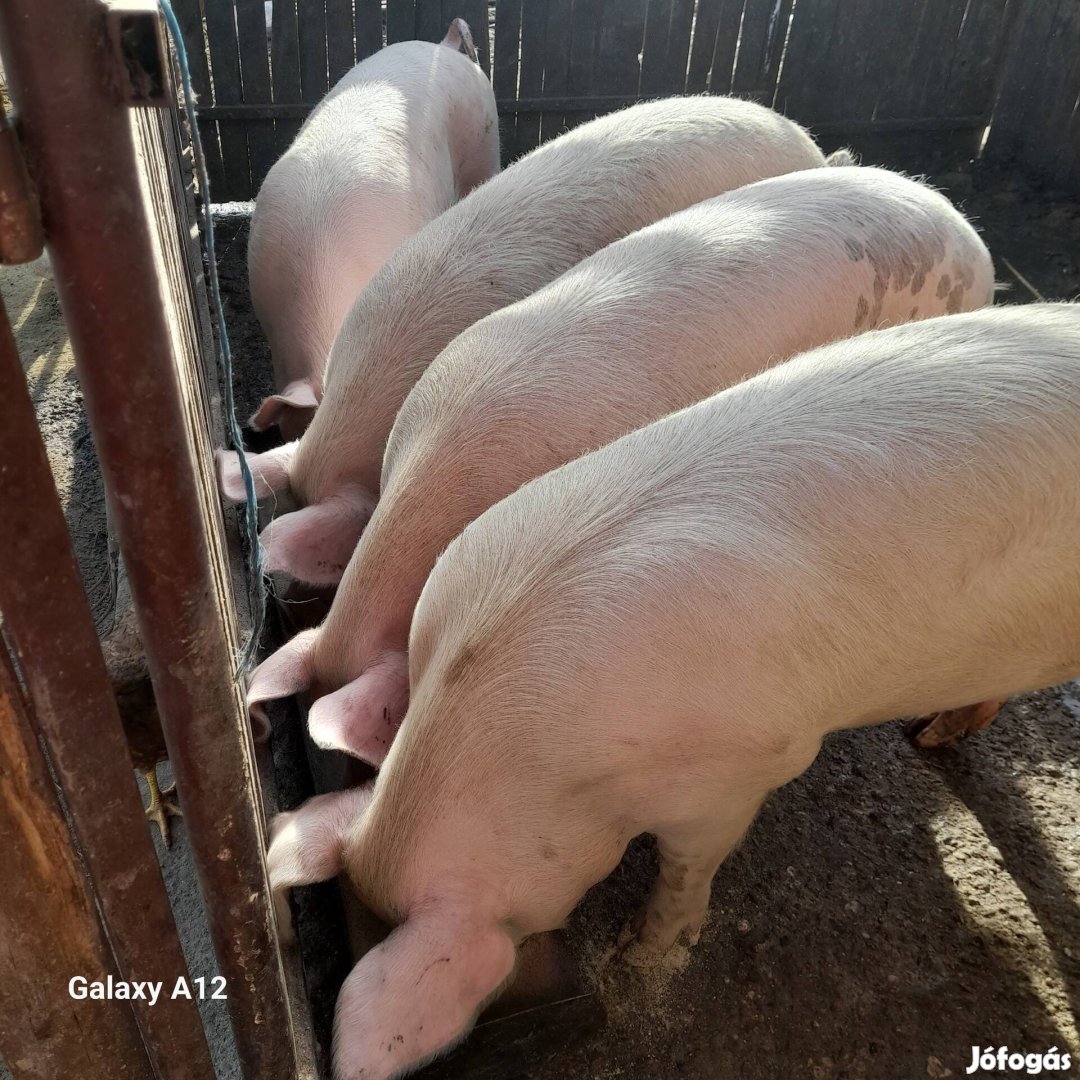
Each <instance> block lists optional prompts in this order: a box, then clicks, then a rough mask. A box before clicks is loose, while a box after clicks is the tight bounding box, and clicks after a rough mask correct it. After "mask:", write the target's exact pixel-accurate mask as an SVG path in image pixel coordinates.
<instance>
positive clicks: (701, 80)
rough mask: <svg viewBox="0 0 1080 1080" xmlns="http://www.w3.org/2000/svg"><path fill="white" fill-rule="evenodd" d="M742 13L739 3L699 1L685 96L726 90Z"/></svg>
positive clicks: (740, 0)
mask: <svg viewBox="0 0 1080 1080" xmlns="http://www.w3.org/2000/svg"><path fill="white" fill-rule="evenodd" d="M742 10H743V5H742V0H699V3H698V9H697V17H696V19H695V22H694V38H693V44H692V45H691V48H690V63H689V68H688V71H687V77H686V89H687V92H688V93H692V94H694V93H701V92H702V91H706V90H707V91H709V92H711V93H713V94H726V93H728V92H729V91H730V89H731V72H732V68H733V66H734V63H735V52H736V48H737V46H738V41H739V24H740V23H741V22H742Z"/></svg>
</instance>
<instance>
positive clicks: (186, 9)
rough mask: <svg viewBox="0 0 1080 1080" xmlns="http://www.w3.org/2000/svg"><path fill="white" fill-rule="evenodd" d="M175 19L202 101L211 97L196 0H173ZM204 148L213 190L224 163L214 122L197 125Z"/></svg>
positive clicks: (218, 183) (222, 176) (220, 178)
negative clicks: (178, 25)
mask: <svg viewBox="0 0 1080 1080" xmlns="http://www.w3.org/2000/svg"><path fill="white" fill-rule="evenodd" d="M173 10H174V12H175V13H176V21H177V22H178V23H179V24H180V33H181V34H182V35H183V38H184V49H185V51H186V53H187V60H188V67H189V68H190V70H191V83H192V86H193V88H194V90H195V94H196V97H197V100H198V102H199V103H201V104H203V105H205V104H208V103H211V102H212V101H213V95H212V94H211V91H210V68H209V67H208V66H207V63H206V39H205V37H204V35H203V19H202V11H201V9H200V4H199V0H173ZM199 134H200V135H201V136H202V143H203V151H204V153H205V154H206V172H207V175H208V177H209V180H210V188H211V190H212V191H215V192H217V191H221V190H222V189H223V188H224V185H225V167H224V165H223V163H222V160H221V147H220V145H219V144H218V126H217V124H216V123H213V122H209V121H208V122H204V123H201V124H200V125H199Z"/></svg>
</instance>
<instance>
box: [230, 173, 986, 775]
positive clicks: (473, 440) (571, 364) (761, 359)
mask: <svg viewBox="0 0 1080 1080" xmlns="http://www.w3.org/2000/svg"><path fill="white" fill-rule="evenodd" d="M993 284H994V283H993V267H992V264H991V261H990V255H989V253H988V252H987V250H986V247H985V246H984V245H983V243H982V241H981V240H980V239H979V237H978V236H977V235H976V233H975V231H974V230H973V229H972V228H971V226H970V225H969V224H968V223H967V222H966V221H965V220H964V218H963V217H962V216H961V215H960V214H959V213H958V212H957V211H956V210H954V209H953V207H952V206H951V205H950V204H949V202H948V201H947V200H946V199H945V198H944V197H943V196H941V195H939V194H938V193H937V192H935V191H933V190H932V189H930V188H929V187H926V186H925V185H923V184H919V183H916V182H915V181H914V180H909V179H907V178H905V177H903V176H900V175H898V174H896V173H892V172H888V171H886V170H883V169H869V168H865V169H864V168H833V169H813V170H808V171H804V172H798V173H789V174H787V175H785V176H780V177H775V178H773V179H769V180H761V181H758V182H757V183H755V184H751V185H749V186H748V187H743V188H739V189H737V190H735V191H732V192H729V193H728V194H726V195H720V196H718V197H716V198H715V199H712V200H709V201H707V202H703V203H699V204H698V205H696V206H693V207H691V208H690V209H687V210H683V211H681V212H680V213H677V214H674V215H672V216H671V217H668V218H666V219H664V220H663V221H660V222H658V223H656V224H653V225H650V226H647V227H646V228H644V229H641V230H640V231H638V232H636V233H633V234H632V235H630V236H629V237H626V238H625V239H623V240H620V241H618V242H617V243H615V244H612V245H611V246H609V247H607V248H604V249H603V250H602V251H600V252H598V253H597V254H595V255H593V256H591V257H590V258H588V259H586V260H584V261H583V262H581V263H579V264H578V265H577V266H576V267H574V268H573V269H571V270H569V271H567V273H565V274H564V275H563V276H562V277H560V278H557V279H556V280H555V281H554V282H553V283H552V284H550V285H548V286H546V287H545V288H543V289H541V290H540V291H538V292H536V293H534V294H533V295H532V296H531V297H528V298H527V299H525V300H522V301H519V302H518V303H517V304H514V305H511V306H510V307H507V308H503V309H502V310H501V311H497V312H495V313H494V314H492V315H489V316H487V318H485V319H482V320H480V322H478V323H475V324H474V325H473V326H472V327H471V328H470V329H468V330H466V331H465V332H464V333H463V334H461V335H459V336H458V337H457V338H455V339H454V341H453V342H451V344H450V345H448V346H447V348H446V349H445V350H444V351H443V352H442V353H441V354H440V356H439V357H438V358H437V359H436V360H435V361H434V363H432V365H431V366H430V367H429V368H428V370H427V372H426V373H425V374H424V375H423V376H422V377H421V379H420V380H419V382H418V383H417V384H416V386H415V387H414V388H413V390H412V392H411V393H410V394H409V396H408V398H406V400H405V403H404V405H403V406H402V407H401V411H400V413H399V414H398V418H397V421H396V422H395V424H394V427H393V430H392V431H391V434H390V439H389V442H388V444H387V449H386V457H385V460H384V462H383V471H382V481H381V496H380V500H379V504H378V506H377V507H376V509H375V512H374V514H373V516H372V518H371V521H370V522H369V524H368V526H367V528H366V530H365V532H364V534H363V536H362V538H361V540H360V543H359V545H358V546H357V548H356V551H355V552H354V553H353V557H352V559H351V560H350V562H349V564H348V568H347V569H346V572H345V576H344V578H343V580H342V583H341V587H340V589H339V590H338V593H337V596H336V597H335V599H334V602H333V604H332V606H331V608H330V612H329V614H328V616H327V619H326V621H325V623H324V624H323V626H322V627H321V628H320V629H319V630H318V631H316V632H315V633H313V634H308V635H306V636H304V637H301V638H299V639H293V641H292V642H290V643H288V644H287V645H285V646H284V648H283V649H282V650H281V651H280V652H279V653H277V654H275V655H274V656H272V657H271V658H270V659H268V660H267V661H266V663H265V664H264V665H263V666H262V667H261V668H259V669H258V670H257V671H256V672H255V674H254V676H253V678H252V680H251V684H250V687H249V704H250V705H251V707H252V708H253V710H254V715H255V719H256V723H257V724H258V730H259V731H261V732H265V730H266V726H265V714H264V712H263V703H264V701H265V700H266V699H267V698H268V697H270V696H277V695H278V694H280V693H281V692H283V691H284V692H287V693H295V692H297V691H299V690H304V689H307V688H309V687H310V686H312V685H317V686H318V687H319V690H320V691H321V693H322V694H323V695H325V696H323V697H321V698H320V699H319V700H318V701H317V702H316V703H315V704H314V706H313V707H312V709H311V712H310V714H309V724H310V731H311V735H312V738H313V739H314V741H315V742H316V743H317V744H319V745H320V746H323V747H326V748H328V749H337V750H344V751H346V752H348V753H350V754H353V755H354V756H356V757H359V758H361V759H363V760H365V761H367V762H369V763H371V764H374V765H377V764H379V763H380V762H381V761H382V759H383V757H385V755H386V751H387V749H388V748H389V745H390V740H391V738H392V737H393V733H394V730H395V729H396V726H397V724H398V722H399V721H400V720H401V717H402V715H403V714H404V711H405V706H406V702H407V699H408V660H407V657H406V646H407V643H408V635H409V624H410V622H411V620H412V613H413V608H414V607H415V604H416V601H417V599H418V597H419V596H420V591H421V589H422V588H423V586H424V582H425V581H426V580H427V576H428V574H429V573H430V571H431V568H432V566H434V564H435V560H436V558H437V556H438V555H439V553H440V552H441V551H443V550H444V549H445V548H446V547H447V545H448V544H449V543H450V541H451V540H453V539H454V537H455V536H457V535H458V533H460V532H461V530H462V529H463V528H464V527H465V526H466V525H467V524H468V523H469V522H470V521H471V520H473V519H474V518H476V517H477V516H479V515H480V514H481V513H482V512H483V511H484V510H486V509H487V508H488V507H489V506H491V505H492V504H494V503H496V502H498V500H499V499H501V498H504V497H505V496H507V495H509V494H510V493H511V492H512V491H514V490H515V489H517V488H518V487H520V486H521V485H522V484H524V483H525V482H526V481H527V480H530V479H532V478H533V477H534V476H539V475H540V474H541V473H544V472H548V471H549V470H551V469H554V468H556V467H557V466H559V465H562V464H564V463H565V462H567V461H570V460H571V459H572V458H575V457H579V456H580V455H581V454H583V453H585V452H587V451H588V450H592V449H595V448H596V447H597V446H599V445H601V444H602V443H606V442H610V441H611V440H613V439H616V438H618V437H619V436H620V435H624V434H626V432H628V431H630V430H632V429H633V428H636V427H641V426H642V425H644V424H647V423H649V422H651V421H653V420H656V419H659V418H660V417H661V416H664V415H666V414H667V413H669V412H674V411H675V410H676V409H679V408H682V407H684V406H686V405H690V404H692V403H693V402H695V401H700V400H701V399H702V398H704V397H707V396H708V395H709V394H712V393H715V392H716V391H717V390H721V389H723V388H724V387H725V386H728V385H730V384H731V383H733V382H737V381H738V380H740V379H743V378H745V377H747V376H749V375H753V374H755V373H756V372H757V371H759V370H760V369H761V368H763V367H765V366H766V365H768V364H772V363H777V362H779V361H780V360H783V359H786V358H787V357H790V356H792V355H794V354H795V353H797V352H802V351H804V350H806V349H808V348H812V347H813V346H815V345H820V344H823V343H825V342H827V341H831V340H833V339H834V338H838V337H844V336H847V335H849V334H857V333H861V332H863V331H866V330H872V329H874V328H875V327H878V326H882V325H891V324H897V323H902V322H906V321H909V320H911V319H917V318H925V317H929V316H933V315H941V314H945V313H946V312H947V311H948V312H955V311H961V310H969V309H973V308H976V307H981V306H982V305H984V304H988V303H990V301H991V300H992V297H993Z"/></svg>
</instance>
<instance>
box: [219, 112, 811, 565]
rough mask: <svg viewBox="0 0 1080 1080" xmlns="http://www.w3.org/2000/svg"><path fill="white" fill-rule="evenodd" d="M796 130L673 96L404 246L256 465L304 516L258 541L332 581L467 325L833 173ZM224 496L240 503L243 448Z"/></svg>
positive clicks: (475, 200)
mask: <svg viewBox="0 0 1080 1080" xmlns="http://www.w3.org/2000/svg"><path fill="white" fill-rule="evenodd" d="M824 163H825V159H824V157H823V156H822V154H821V151H820V150H818V148H817V147H816V146H815V145H814V143H813V141H812V140H811V139H810V137H809V136H808V135H807V133H806V132H805V131H804V130H803V129H802V128H801V127H799V126H798V125H797V124H794V123H792V122H791V121H790V120H786V119H785V118H784V117H782V116H780V115H779V114H778V113H775V112H773V111H772V110H771V109H767V108H764V107H763V106H761V105H755V104H753V103H752V102H748V101H739V100H736V99H734V98H725V97H689V98H669V99H666V100H663V101H654V102H649V103H646V104H641V105H635V106H633V107H631V108H628V109H624V110H622V111H621V112H617V113H613V114H611V115H608V116H604V117H601V118H600V119H598V120H594V121H592V122H591V123H588V124H583V125H582V126H581V127H578V128H576V129H574V130H573V131H571V132H569V133H567V134H565V135H562V136H560V137H559V138H557V139H554V140H552V141H550V142H548V143H546V144H545V145H544V146H541V147H540V148H539V149H537V150H534V151H533V152H532V153H530V154H527V155H526V156H525V157H524V158H522V159H521V160H520V161H518V162H516V163H515V164H514V165H512V166H511V167H510V168H509V169H507V170H506V171H505V172H503V173H501V174H500V175H499V176H496V177H494V178H493V179H492V180H490V181H488V182H487V183H486V184H483V185H482V186H481V187H480V188H478V189H477V190H476V191H474V192H473V193H472V194H471V195H470V196H468V198H465V199H463V200H462V201H461V202H460V203H458V204H457V205H456V206H452V207H451V208H450V209H449V210H447V211H446V212H445V213H443V214H441V215H440V216H439V217H438V218H436V219H435V220H434V221H433V222H431V223H430V224H429V225H427V226H425V227H424V228H423V229H421V230H420V232H419V233H417V234H416V235H415V236H413V237H411V238H410V239H408V240H406V241H405V242H404V243H403V244H402V245H401V246H400V247H399V248H398V250H397V251H396V252H395V253H394V254H393V255H392V256H391V257H390V259H389V260H388V261H387V263H386V264H385V265H384V266H383V268H382V269H381V270H380V271H379V273H377V274H376V275H375V277H374V278H372V280H371V281H370V282H369V283H368V286H367V288H366V289H364V291H363V292H362V293H361V294H360V296H359V297H358V298H357V300H356V302H355V303H354V304H353V306H352V309H351V310H350V311H349V314H348V316H347V317H346V319H345V321H344V323H343V324H342V327H341V331H340V332H339V334H338V336H337V338H336V340H335V341H334V346H333V349H332V351H331V354H330V359H329V362H328V365H327V369H326V393H325V399H324V401H323V404H322V406H321V407H320V408H319V410H318V412H317V413H316V415H315V419H314V420H313V421H312V424H311V427H310V428H309V429H308V431H307V432H305V434H304V436H303V438H302V439H300V440H298V441H297V442H293V443H289V444H287V445H286V446H283V447H279V448H278V449H276V450H271V451H269V452H267V453H265V454H258V455H253V456H252V457H251V459H250V461H251V466H252V471H253V472H254V474H255V480H256V490H257V492H258V495H259V497H262V496H265V495H269V494H271V493H280V495H281V497H282V499H281V501H279V509H280V508H281V506H285V505H288V506H291V507H297V506H299V507H300V509H299V510H298V511H296V512H293V513H287V514H284V515H283V516H282V517H280V518H279V519H278V520H277V521H274V522H273V523H272V524H271V525H270V526H269V529H268V531H266V533H265V535H264V542H265V543H264V546H265V549H266V564H267V568H268V569H269V570H271V571H278V572H282V573H284V574H287V575H288V576H291V577H292V578H293V579H298V580H301V581H304V582H308V583H310V584H313V585H327V584H336V583H337V582H338V581H339V580H340V578H341V574H342V572H343V571H344V569H345V565H346V563H347V562H348V561H349V557H350V556H351V555H352V552H353V548H354V547H355V546H356V542H357V540H359V538H360V533H361V532H362V530H363V527H364V525H365V523H366V522H367V519H368V517H370V515H371V511H372V509H373V507H374V505H375V501H376V499H377V498H378V494H379V473H380V469H381V466H382V459H383V451H384V450H385V447H386V440H387V437H388V436H389V434H390V428H391V426H392V425H393V422H394V417H395V416H396V415H397V411H398V409H399V408H400V407H401V403H402V402H403V401H404V400H405V397H406V395H407V394H408V392H409V390H411V389H412V386H413V384H414V383H415V382H416V380H417V379H419V378H420V376H421V375H422V374H423V373H424V369H425V368H426V367H427V366H428V364H429V363H431V361H432V360H434V359H435V357H436V356H437V355H438V354H439V352H441V351H442V349H443V348H445V346H446V345H447V344H449V342H450V341H451V340H452V339H453V338H454V337H456V336H457V335H458V334H459V333H461V331H462V330H465V329H466V328H468V327H469V326H471V325H472V324H473V323H474V322H476V321H478V320H479V319H481V318H483V317H484V316H485V315H488V314H490V313H491V312H492V311H495V310H497V309H498V308H502V307H505V306H506V305H507V304H510V303H513V302H514V301H516V300H520V299H522V298H523V297H525V296H528V295H529V294H530V293H532V292H535V291H536V290H537V289H539V288H540V287H541V286H543V285H546V284H547V283H548V282H549V281H551V280H552V279H553V278H555V277H557V276H558V275H559V274H561V273H562V272H563V271H565V270H567V269H569V268H570V267H571V266H573V265H574V264H575V263H577V262H580V261H581V260H582V259H583V258H585V257H586V256H588V255H591V254H593V252H595V251H597V250H598V249H599V248H602V247H604V245H606V244H609V243H611V242H612V241H613V240H618V239H619V238H620V237H622V236H625V235H626V234H628V233H631V232H633V231H634V230H635V229H637V228H640V227H641V226H642V225H648V224H650V223H651V222H653V221H656V220H658V219H659V218H662V217H665V216H666V215H667V214H670V213H672V212H674V211H676V210H682V209H684V208H685V207H687V206H690V205H692V204H693V203H696V202H700V201H701V200H702V199H707V198H710V197H712V196H714V195H719V194H721V193H722V192H724V191H729V190H730V189H732V188H735V187H741V186H742V185H743V184H748V183H751V182H753V181H755V180H760V179H763V178H765V177H767V176H774V175H777V174H780V173H787V172H793V171H795V170H798V169H807V168H813V167H815V166H820V165H824ZM219 472H220V478H221V486H222V491H223V493H224V494H225V496H226V497H227V498H230V499H234V500H238V501H239V500H242V499H243V498H244V488H243V484H242V482H241V479H240V471H239V465H238V462H237V460H236V455H235V454H227V453H222V454H220V455H219Z"/></svg>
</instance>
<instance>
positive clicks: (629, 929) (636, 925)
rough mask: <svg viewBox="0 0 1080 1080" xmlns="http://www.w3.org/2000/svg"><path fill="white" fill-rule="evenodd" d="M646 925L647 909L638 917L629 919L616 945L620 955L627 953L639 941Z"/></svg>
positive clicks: (640, 912) (642, 910)
mask: <svg viewBox="0 0 1080 1080" xmlns="http://www.w3.org/2000/svg"><path fill="white" fill-rule="evenodd" d="M644 925H645V909H644V908H642V909H641V911H639V912H638V913H637V914H636V915H634V916H633V917H632V918H630V919H628V920H627V921H626V923H625V924H624V925H623V928H622V929H621V930H620V931H619V938H618V941H616V943H615V947H616V949H617V950H618V952H619V953H620V954H621V953H624V952H626V950H627V949H628V948H629V947H630V945H632V944H633V943H634V942H636V941H637V938H638V935H639V934H640V933H641V928H642V927H643V926H644Z"/></svg>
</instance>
